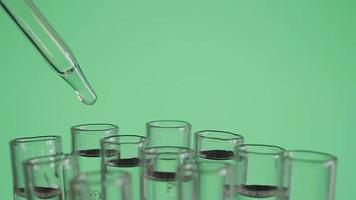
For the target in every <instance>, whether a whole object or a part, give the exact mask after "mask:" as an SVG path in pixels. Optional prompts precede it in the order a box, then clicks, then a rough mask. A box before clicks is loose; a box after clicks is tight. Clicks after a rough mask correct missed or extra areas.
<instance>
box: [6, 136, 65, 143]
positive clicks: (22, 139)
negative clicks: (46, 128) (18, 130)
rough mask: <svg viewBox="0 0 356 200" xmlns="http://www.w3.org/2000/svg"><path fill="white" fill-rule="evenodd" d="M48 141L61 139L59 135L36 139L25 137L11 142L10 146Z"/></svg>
mask: <svg viewBox="0 0 356 200" xmlns="http://www.w3.org/2000/svg"><path fill="white" fill-rule="evenodd" d="M47 140H57V141H60V140H61V137H60V136H57V135H45V136H35V137H23V138H16V139H14V140H11V141H10V144H11V145H13V144H19V143H28V142H39V141H47Z"/></svg>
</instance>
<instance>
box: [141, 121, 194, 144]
mask: <svg viewBox="0 0 356 200" xmlns="http://www.w3.org/2000/svg"><path fill="white" fill-rule="evenodd" d="M191 127H192V126H191V125H190V124H189V123H188V122H185V121H181V120H157V121H151V122H148V123H147V124H146V134H147V139H148V146H149V147H157V146H177V147H186V148H189V147H190V132H191Z"/></svg>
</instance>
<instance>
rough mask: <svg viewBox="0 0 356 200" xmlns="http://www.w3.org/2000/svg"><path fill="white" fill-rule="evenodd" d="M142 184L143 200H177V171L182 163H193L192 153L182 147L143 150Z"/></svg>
mask: <svg viewBox="0 0 356 200" xmlns="http://www.w3.org/2000/svg"><path fill="white" fill-rule="evenodd" d="M140 156H141V157H142V158H141V159H142V168H141V173H142V175H141V176H142V182H143V186H142V187H143V193H142V199H144V200H161V199H164V200H177V199H178V182H177V170H178V167H179V166H180V165H182V164H184V163H190V162H193V161H194V152H193V150H191V149H189V148H184V147H168V146H166V147H165V146H161V147H151V148H146V149H144V150H143V151H142V152H141V154H140Z"/></svg>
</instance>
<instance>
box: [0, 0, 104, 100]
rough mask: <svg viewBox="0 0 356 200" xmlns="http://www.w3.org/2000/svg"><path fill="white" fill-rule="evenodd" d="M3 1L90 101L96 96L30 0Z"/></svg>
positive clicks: (61, 73)
mask: <svg viewBox="0 0 356 200" xmlns="http://www.w3.org/2000/svg"><path fill="white" fill-rule="evenodd" d="M0 5H1V6H2V7H3V8H4V10H5V12H6V13H7V14H8V15H9V16H10V18H11V19H12V20H13V21H14V22H15V23H16V25H17V26H18V27H19V28H20V29H21V30H22V32H23V33H24V34H25V35H26V36H27V38H28V39H29V40H30V41H31V43H32V44H33V45H34V46H35V47H36V49H37V50H38V51H39V53H40V54H41V55H42V56H43V58H44V59H45V60H46V61H47V62H48V64H49V65H50V66H51V67H52V68H53V69H54V71H55V72H56V73H57V74H58V75H59V76H60V77H61V78H63V79H64V80H65V81H66V82H67V83H69V85H70V86H71V87H72V88H73V89H74V90H75V92H76V94H77V96H78V98H79V100H80V101H82V102H83V103H85V104H87V105H92V104H94V103H95V101H96V99H97V97H96V94H95V92H94V90H93V89H92V87H91V86H90V84H89V82H88V81H87V79H86V78H85V76H84V74H83V72H82V70H81V68H80V67H79V64H78V62H77V61H76V59H75V57H74V55H73V54H72V52H71V51H70V49H69V48H68V46H67V45H66V44H65V43H64V42H63V40H62V39H61V38H60V37H59V35H58V34H57V33H56V32H55V31H54V29H53V27H52V26H51V25H50V24H49V23H48V21H47V20H46V19H45V17H44V16H43V15H42V14H41V12H40V11H39V10H38V9H37V7H36V6H35V5H34V4H33V2H32V1H31V0H0Z"/></svg>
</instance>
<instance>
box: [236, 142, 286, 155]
mask: <svg viewBox="0 0 356 200" xmlns="http://www.w3.org/2000/svg"><path fill="white" fill-rule="evenodd" d="M246 147H263V148H270V149H271V148H273V149H275V150H277V151H275V152H260V151H251V150H248V149H247V150H246V149H243V148H246ZM285 151H286V150H285V149H284V148H283V147H280V146H276V145H269V144H242V145H240V146H239V147H237V154H241V152H242V153H245V154H255V155H272V156H281V155H282V154H283V153H284V152H285Z"/></svg>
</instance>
